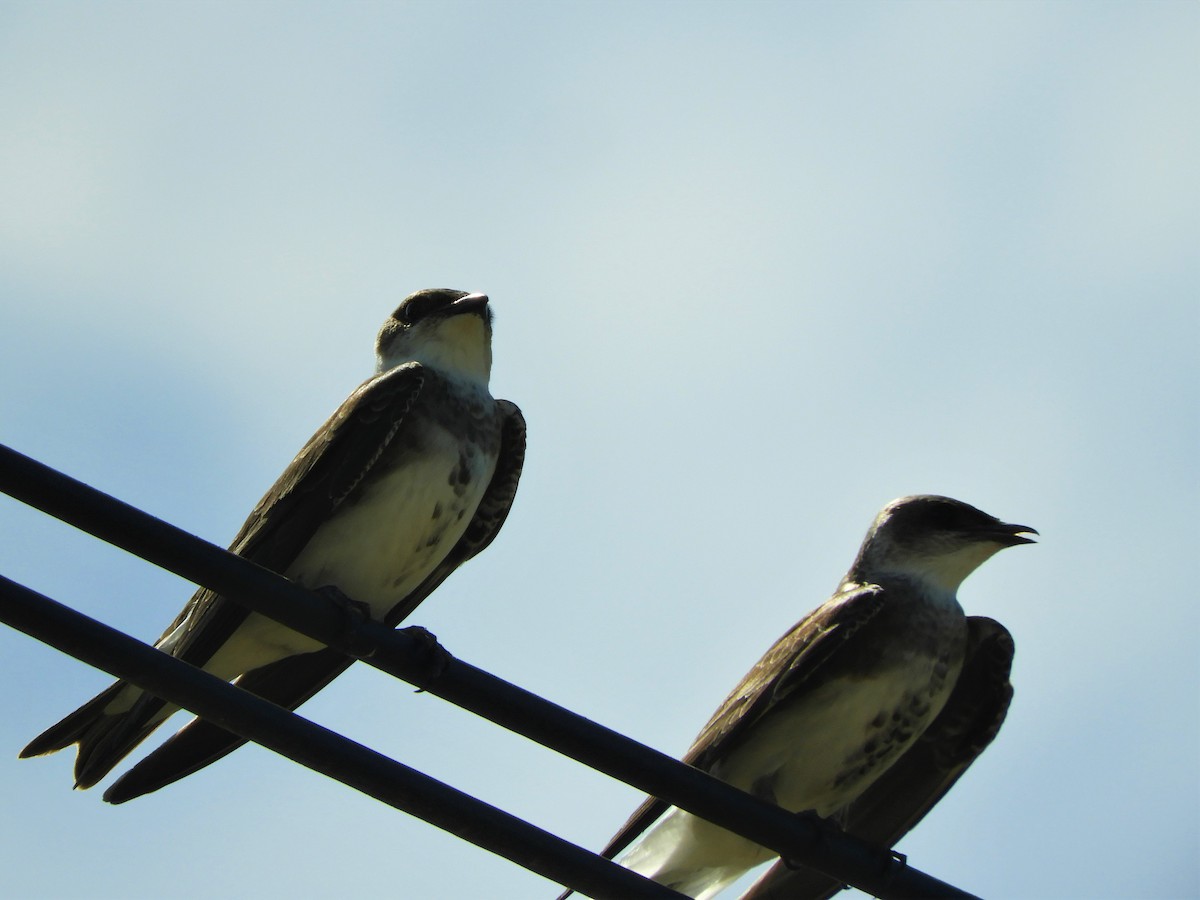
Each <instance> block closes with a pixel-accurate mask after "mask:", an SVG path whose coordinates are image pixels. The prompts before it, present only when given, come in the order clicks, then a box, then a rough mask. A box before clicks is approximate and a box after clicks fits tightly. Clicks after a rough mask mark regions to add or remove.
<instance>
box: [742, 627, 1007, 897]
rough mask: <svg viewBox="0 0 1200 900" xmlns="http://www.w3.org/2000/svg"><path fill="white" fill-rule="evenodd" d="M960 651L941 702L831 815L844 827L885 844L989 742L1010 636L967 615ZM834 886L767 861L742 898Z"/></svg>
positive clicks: (822, 891)
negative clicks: (917, 734)
mask: <svg viewBox="0 0 1200 900" xmlns="http://www.w3.org/2000/svg"><path fill="white" fill-rule="evenodd" d="M967 629H968V630H967V635H968V643H967V656H966V659H965V660H964V662H963V668H962V671H961V673H960V674H959V678H958V681H957V682H956V684H955V687H954V691H953V692H952V693H951V695H950V697H949V699H947V701H946V705H945V706H944V707H943V708H942V711H941V713H940V714H939V715H938V717H937V718H936V719H935V720H934V721H933V723H932V724H931V725H930V726H929V728H928V729H926V731H925V733H924V734H923V735H922V736H921V738H920V739H919V740H917V741H916V742H915V743H914V744H913V745H912V747H910V748H909V750H908V751H907V752H906V753H905V754H904V755H903V756H902V757H901V758H900V759H899V760H897V761H896V762H895V763H894V764H893V765H892V766H891V767H890V768H889V769H888V770H887V772H886V773H884V775H883V776H882V777H880V779H879V780H878V781H876V782H875V783H874V784H873V785H871V787H870V788H868V789H867V790H866V791H865V792H864V793H863V794H862V796H860V797H859V798H858V799H857V800H855V801H854V802H853V803H851V804H850V805H849V806H848V807H847V808H846V809H845V810H843V811H842V812H841V813H840V814H839V819H840V820H841V821H842V824H843V826H844V827H845V830H846V831H847V832H849V833H850V834H853V835H854V836H855V837H859V838H862V839H863V840H865V841H867V842H869V843H872V844H875V845H877V846H880V847H891V846H893V845H894V844H895V843H896V842H897V841H899V840H900V839H901V838H902V837H904V835H905V834H907V833H908V832H909V831H910V830H911V829H912V828H914V827H915V826H916V825H917V823H918V822H920V821H921V819H922V818H924V817H925V815H926V813H928V812H929V811H930V810H931V809H932V808H933V807H934V805H935V804H936V803H937V802H938V801H939V800H940V799H941V798H942V797H943V796H945V794H946V792H947V791H948V790H950V788H951V787H953V786H954V783H955V782H956V781H958V779H959V778H960V777H961V776H962V774H963V772H965V771H966V770H967V768H968V767H970V765H971V763H973V762H974V761H975V760H976V758H978V756H979V754H980V753H982V752H983V751H984V749H985V748H986V747H987V746H988V744H990V743H991V742H992V739H993V738H995V736H996V733H997V732H998V731H999V730H1000V726H1001V725H1002V724H1003V722H1004V717H1005V715H1006V714H1007V712H1008V706H1009V702H1010V701H1011V699H1012V685H1011V684H1010V683H1009V673H1010V672H1011V670H1012V660H1013V649H1014V648H1013V640H1012V636H1011V635H1010V634H1009V633H1008V631H1007V629H1005V628H1004V626H1003V625H1001V624H1000V623H999V622H996V621H994V620H993V619H988V618H985V617H983V616H970V617H968V619H967ZM841 889H842V885H841V884H839V883H838V882H837V881H835V880H834V879H831V878H829V877H827V876H825V875H822V874H821V873H819V872H816V871H814V870H812V869H809V868H806V867H803V866H800V867H796V868H791V867H789V866H788V865H787V864H786V863H784V862H782V861H780V862H777V863H776V864H775V865H774V866H772V867H771V868H770V869H769V870H768V871H767V873H766V874H765V875H763V876H762V877H761V878H760V879H759V880H758V881H756V882H755V883H754V885H753V886H752V887H751V888H750V890H749V891H747V892H746V893H745V894H744V895H743V896H742V900H818V898H826V897H832V896H833V895H834V894H836V893H838V892H839V891H840V890H841Z"/></svg>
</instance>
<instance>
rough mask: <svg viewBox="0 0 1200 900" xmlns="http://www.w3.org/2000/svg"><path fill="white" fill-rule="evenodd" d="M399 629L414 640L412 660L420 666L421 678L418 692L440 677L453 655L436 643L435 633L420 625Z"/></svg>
mask: <svg viewBox="0 0 1200 900" xmlns="http://www.w3.org/2000/svg"><path fill="white" fill-rule="evenodd" d="M400 631H401V633H402V634H404V635H406V636H407V637H409V638H412V640H413V642H414V647H413V651H414V652H413V662H414V663H415V664H416V665H418V666H420V668H421V680H420V682H419V683H418V684H417V693H418V694H419V693H421V692H422V691H424V690H425V688H426V687H427V686H428V685H430V684H432V683H433V682H435V681H437V680H438V679H439V678H441V677H442V673H443V672H445V671H446V669H447V667H448V666H449V665H450V662H451V661H452V660H453V659H454V657H453V656H452V655H451V654H450V651H449V650H447V649H446V648H445V647H443V646H442V645H441V644H440V643H438V639H437V636H436V635H434V634H433V633H432V632H431V631H429V630H428V629H425V628H422V627H421V626H420V625H412V626H409V627H408V628H401V629H400Z"/></svg>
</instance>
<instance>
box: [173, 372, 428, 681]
mask: <svg viewBox="0 0 1200 900" xmlns="http://www.w3.org/2000/svg"><path fill="white" fill-rule="evenodd" d="M426 377H427V375H426V372H425V370H424V369H423V367H422V366H421V365H419V364H418V363H409V364H407V365H403V366H398V367H397V368H395V369H392V370H390V371H388V372H385V373H384V374H382V375H378V376H376V377H374V378H372V379H370V380H369V381H366V382H364V383H363V384H362V385H360V386H359V387H358V388H357V389H356V390H355V391H354V392H353V393H352V394H351V395H350V396H349V397H347V398H346V400H345V402H344V403H342V405H341V406H340V407H338V409H337V410H336V411H335V412H334V413H333V415H332V416H330V417H329V419H328V420H327V421H326V423H325V425H324V426H323V427H322V428H320V429H319V430H318V431H317V433H316V434H314V435H313V436H312V437H311V438H310V439H309V441H308V443H306V444H305V445H304V447H303V448H302V449H301V450H300V452H299V453H298V454H296V457H295V458H294V459H293V460H292V461H291V463H290V464H289V465H288V467H287V468H286V469H284V471H283V474H282V475H280V476H279V478H278V479H277V480H276V482H275V484H273V485H272V486H271V488H270V490H268V491H267V493H266V494H265V495H264V496H263V498H262V500H260V501H259V502H258V505H257V506H255V507H254V510H253V511H252V512H251V513H250V515H249V517H248V518H247V519H246V522H245V524H243V525H242V528H241V530H240V531H239V532H238V534H237V536H236V537H235V538H234V539H233V543H232V544H231V545H230V549H231V550H232V551H233V552H234V553H237V554H238V555H239V556H243V557H245V558H246V559H249V560H252V561H253V562H255V563H258V564H259V565H261V566H263V567H264V568H267V569H270V570H272V571H274V572H282V571H284V570H286V569H287V567H288V566H289V565H290V564H291V563H292V561H293V560H294V559H295V558H296V556H297V555H298V554H299V553H300V551H301V550H303V549H304V546H305V544H307V543H308V541H309V540H310V539H311V538H312V536H313V533H314V531H315V530H316V527H317V526H318V525H319V524H320V523H321V522H323V521H325V520H327V519H328V518H329V516H330V514H331V513H332V512H333V511H334V510H336V509H337V508H338V506H340V505H341V503H342V502H343V501H344V500H345V499H346V497H347V496H349V495H350V494H351V493H352V492H353V490H354V488H355V487H357V486H358V484H359V483H361V481H362V479H363V478H364V477H365V476H366V474H367V473H368V472H369V471H370V470H371V467H372V466H373V465H374V464H375V463H376V462H377V461H378V460H379V458H380V456H381V455H382V453H383V451H384V449H386V447H387V446H388V444H389V443H390V442H391V441H392V440H393V439H394V438H395V437H396V435H397V434H398V433H399V432H400V431H401V429H402V428H403V425H404V422H405V417H406V416H407V415H408V413H409V412H410V410H411V409H412V407H413V404H414V403H416V401H417V397H418V396H419V395H420V392H421V386H422V383H423V382H424V380H425V378H426ZM247 615H248V611H247V609H246V607H244V606H242V605H241V604H240V603H237V602H235V601H232V600H229V599H227V598H225V597H221V596H220V595H218V594H215V593H214V592H213V591H210V590H208V589H206V588H202V589H200V590H199V591H197V592H196V593H195V595H194V596H193V597H192V599H191V600H190V601H189V602H188V604H187V606H185V607H184V609H183V611H182V612H181V613H180V614H179V616H178V617H177V618H176V620H175V621H174V622H172V623H171V625H170V626H169V627H168V628H167V630H166V631H165V632H164V633H163V638H165V637H166V636H167V635H169V634H171V633H172V632H173V631H175V630H176V629H179V628H180V627H182V629H183V632H182V634H181V636H180V638H179V640H178V642H177V643H176V644H175V646H174V648H173V650H172V655H174V656H177V657H179V658H180V659H183V660H186V661H187V662H190V663H192V664H193V665H198V666H202V665H204V663H205V662H207V661H208V659H209V658H210V657H211V656H212V655H213V653H215V652H216V651H217V650H218V649H219V648H220V647H221V645H222V644H224V643H225V641H227V640H228V639H229V637H230V635H232V634H233V632H234V631H235V630H236V629H237V627H238V626H239V625H241V623H242V622H243V621H244V620H245V618H246V616H247ZM160 640H161V638H160Z"/></svg>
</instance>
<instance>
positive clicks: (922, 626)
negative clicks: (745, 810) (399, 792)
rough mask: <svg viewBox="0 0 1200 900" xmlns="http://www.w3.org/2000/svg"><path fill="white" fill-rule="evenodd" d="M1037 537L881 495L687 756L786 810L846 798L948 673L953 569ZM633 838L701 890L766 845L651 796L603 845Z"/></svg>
mask: <svg viewBox="0 0 1200 900" xmlns="http://www.w3.org/2000/svg"><path fill="white" fill-rule="evenodd" d="M1036 533H1037V532H1036V531H1034V529H1032V528H1029V527H1027V526H1025V525H1010V524H1006V523H1004V522H1001V521H1000V520H999V519H996V518H994V517H992V516H989V515H988V514H987V513H984V512H981V511H980V510H978V509H975V508H974V507H973V506H968V505H967V504H966V503H961V502H959V501H957V500H952V499H950V498H948V497H937V496H931V495H921V496H914V497H904V498H901V499H899V500H894V501H893V502H891V503H889V504H888V505H887V506H885V507H884V508H883V510H882V511H881V512H880V513H879V515H878V516H877V517H876V519H875V522H874V524H872V526H871V528H870V530H869V531H868V532H867V536H866V538H865V539H864V540H863V544H862V547H861V548H860V549H859V552H858V556H857V557H856V558H855V560H854V563H853V565H852V566H851V567H850V571H849V572H848V573H847V574H846V576H845V577H844V578H843V579H842V581H841V583H840V584H839V585H838V587H837V590H836V591H835V592H834V594H833V596H832V597H830V598H829V599H828V600H827V601H825V603H823V604H822V605H821V606H819V607H818V608H817V609H816V610H814V611H813V612H811V613H810V614H809V615H808V616H807V617H805V618H804V619H803V620H801V621H800V622H799V623H798V624H797V625H795V626H794V627H793V628H792V629H791V630H790V631H788V632H787V633H786V634H785V635H784V636H783V637H782V638H780V639H779V641H777V642H776V643H775V645H774V646H773V647H771V649H770V650H768V651H767V653H766V655H764V656H763V657H762V659H760V660H759V661H758V662H757V663H756V664H755V666H754V667H753V668H752V669H751V670H750V672H749V673H748V674H747V675H746V677H745V678H743V679H742V682H741V683H740V684H739V685H738V686H737V687H736V688H735V689H734V691H733V693H732V694H730V695H729V697H727V698H726V700H725V702H724V703H722V704H721V706H720V708H719V709H718V710H717V712H716V713H715V714H714V715H713V717H712V719H711V720H710V721H709V723H708V724H707V725H706V726H705V727H704V729H703V731H701V732H700V735H699V736H698V737H697V738H696V741H695V742H694V743H693V744H692V747H691V749H689V750H688V752H687V754H686V755H685V756H684V757H683V761H684V762H686V763H689V764H691V765H693V766H695V767H697V768H699V769H703V770H705V771H707V772H709V773H711V774H712V775H714V776H715V777H717V778H720V779H722V780H723V781H726V782H729V783H730V784H732V785H734V786H735V787H738V788H741V789H742V790H744V791H747V792H748V793H751V794H754V795H755V796H758V797H761V798H763V799H765V800H768V801H770V802H772V803H775V804H777V805H779V806H782V807H783V808H785V809H788V810H791V811H793V812H800V811H805V810H811V811H814V812H816V813H817V814H818V815H820V816H830V815H833V814H835V813H838V812H839V811H841V810H843V809H845V808H847V806H848V805H850V804H852V803H853V801H855V800H856V799H857V798H859V797H861V796H863V795H864V793H865V792H866V791H867V790H868V789H869V788H870V787H871V785H872V784H873V783H875V782H876V781H877V780H879V779H880V778H881V777H882V776H883V775H884V774H885V773H886V772H887V771H888V769H889V768H890V767H891V766H893V765H894V764H896V763H897V761H898V760H900V759H901V758H902V757H903V756H904V755H905V753H906V751H908V750H909V749H910V748H911V747H912V746H913V744H914V742H915V741H917V739H918V738H920V736H921V735H922V734H923V733H924V732H925V731H926V729H927V728H928V727H929V726H930V724H931V723H932V722H933V721H934V720H935V719H936V718H937V717H938V715H939V713H940V712H941V711H942V708H943V706H944V705H945V704H946V701H947V698H948V697H950V695H951V692H952V691H953V689H954V686H955V684H956V683H957V682H958V679H959V674H960V671H961V670H962V667H963V660H964V658H965V656H966V652H967V648H968V640H969V638H968V635H969V631H970V628H969V626H968V622H967V618H966V617H965V616H964V615H963V611H962V608H961V607H960V606H959V604H958V599H957V596H956V594H957V591H958V587H959V585H960V584H961V583H962V581H963V579H965V578H966V577H967V576H968V575H970V574H971V572H973V571H974V570H975V569H976V568H977V567H978V566H979V565H980V564H981V563H983V561H984V560H986V559H987V558H988V557H990V556H992V555H993V554H994V553H996V552H997V551H999V550H1001V549H1003V548H1005V547H1012V546H1015V545H1017V544H1026V543H1032V539H1031V538H1029V537H1026V536H1025V535H1028V534H1036ZM951 781H952V779H951ZM946 786H947V787H948V786H949V785H946ZM934 799H936V798H934ZM930 805H932V801H931V804H930ZM917 817H918V818H919V814H918V816H917ZM647 829H649V831H648V832H647ZM643 832H646V833H645V835H644V836H643V837H641V839H640V840H637V839H638V837H639V835H642V834H643ZM635 840H637V843H636V844H634V845H633V847H632V848H631V849H630V850H629V852H628V853H626V854H625V856H624V857H623V858H622V859H621V864H622V865H624V866H626V867H627V868H629V869H632V870H634V871H636V872H639V873H640V874H642V875H645V876H646V877H647V878H650V879H652V880H654V881H657V882H659V883H660V884H663V885H666V886H667V887H670V888H673V889H674V890H677V891H679V892H680V893H682V894H685V895H687V896H690V897H694V898H698V900H707V898H710V897H713V896H715V895H716V894H717V893H719V892H720V891H721V890H722V889H724V888H725V887H727V886H728V885H729V884H730V883H732V882H733V881H735V880H736V879H737V878H738V877H739V876H740V875H741V874H742V873H743V872H745V871H747V870H748V869H750V868H752V867H753V866H756V865H758V864H760V863H762V862H765V861H766V860H768V859H770V858H771V857H772V856H774V855H775V854H774V853H773V852H772V851H770V850H768V849H766V848H764V847H760V846H758V845H756V844H754V843H752V842H751V841H748V840H746V839H744V838H741V837H738V836H737V835H735V834H733V833H731V832H729V831H725V830H724V829H722V828H719V827H718V826H716V825H713V824H711V823H709V822H706V821H704V820H703V819H700V818H698V817H696V816H693V815H692V814H691V813H688V812H685V811H683V810H680V809H678V808H676V807H669V806H668V804H666V803H664V802H663V801H661V800H658V799H656V798H653V797H651V798H647V800H646V801H645V802H644V803H643V804H642V805H641V807H640V808H639V809H638V810H637V811H636V812H634V814H633V816H632V817H631V818H630V819H629V821H628V822H626V823H625V825H624V826H623V827H622V828H621V830H620V831H619V832H618V833H617V835H616V836H615V837H614V838H613V839H612V841H611V842H610V843H609V845H608V847H607V848H605V850H604V855H605V856H607V857H609V858H612V857H615V856H616V855H617V854H618V853H620V852H621V851H622V850H624V849H625V848H626V847H629V845H630V844H633V842H634V841H635ZM563 896H566V895H565V894H564V895H563Z"/></svg>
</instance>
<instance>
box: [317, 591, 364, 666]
mask: <svg viewBox="0 0 1200 900" xmlns="http://www.w3.org/2000/svg"><path fill="white" fill-rule="evenodd" d="M316 593H318V594H320V595H321V596H322V597H324V598H325V599H326V600H328V601H329V602H330V603H332V604H333V605H334V606H336V607H337V608H338V609H339V610H341V612H342V615H343V616H344V625H343V627H342V636H341V641H340V646H339V648H338V649H340V650H341V651H342V652H344V653H349V654H350V655H351V656H354V657H356V658H357V659H364V658H366V657H368V656H373V655H374V654H375V642H374V641H372V640H370V639H369V638H365V637H363V635H362V633H361V632H360V631H359V629H358V626H359V625H360V624H361V623H363V622H366V621H368V620H369V619H370V618H371V607H370V606H369V605H368V604H366V603H363V602H362V601H360V600H354V599H351V598H350V597H349V596H347V595H346V594H345V592H343V591H342V589H341V588H339V587H337V586H336V585H332V584H325V585H322V586H321V587H319V588H317V589H316Z"/></svg>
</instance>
